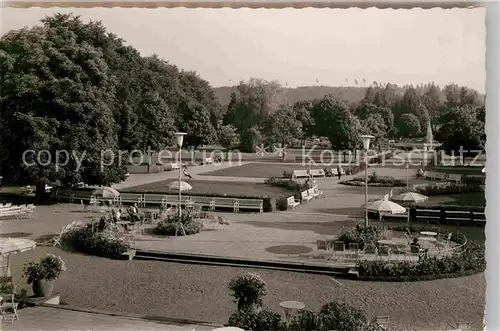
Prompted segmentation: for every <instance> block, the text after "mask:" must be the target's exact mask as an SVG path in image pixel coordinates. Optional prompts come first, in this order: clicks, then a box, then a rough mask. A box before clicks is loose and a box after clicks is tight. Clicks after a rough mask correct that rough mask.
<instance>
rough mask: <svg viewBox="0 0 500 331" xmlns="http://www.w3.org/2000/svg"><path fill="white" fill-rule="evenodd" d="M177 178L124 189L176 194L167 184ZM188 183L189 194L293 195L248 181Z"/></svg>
mask: <svg viewBox="0 0 500 331" xmlns="http://www.w3.org/2000/svg"><path fill="white" fill-rule="evenodd" d="M174 180H175V179H168V180H164V181H160V182H154V183H150V184H145V185H139V186H134V187H130V188H127V189H124V190H123V191H125V192H140V193H146V192H149V193H153V192H154V193H164V194H176V192H177V191H176V190H172V191H169V189H168V188H167V185H168V184H169V183H171V182H172V181H174ZM188 183H189V184H190V185H191V186H192V187H193V189H192V190H190V191H189V194H200V195H202V194H214V195H220V196H223V195H224V194H226V195H228V196H255V197H257V196H264V195H268V196H277V195H282V194H283V195H291V192H290V191H288V190H285V189H283V188H281V187H275V186H271V185H267V184H262V183H246V182H217V181H208V180H190V181H188Z"/></svg>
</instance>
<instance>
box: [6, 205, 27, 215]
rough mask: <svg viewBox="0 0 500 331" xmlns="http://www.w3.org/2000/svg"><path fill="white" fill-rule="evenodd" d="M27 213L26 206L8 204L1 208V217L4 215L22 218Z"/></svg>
mask: <svg viewBox="0 0 500 331" xmlns="http://www.w3.org/2000/svg"><path fill="white" fill-rule="evenodd" d="M24 214H25V208H24V206H12V205H10V206H8V207H3V208H0V218H3V217H14V218H21V217H23V215H24Z"/></svg>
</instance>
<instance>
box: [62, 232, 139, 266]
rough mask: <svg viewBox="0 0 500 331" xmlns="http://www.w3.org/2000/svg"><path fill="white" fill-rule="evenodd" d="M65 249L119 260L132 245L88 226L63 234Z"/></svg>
mask: <svg viewBox="0 0 500 331" xmlns="http://www.w3.org/2000/svg"><path fill="white" fill-rule="evenodd" d="M62 243H63V247H67V248H71V249H73V250H75V251H77V252H80V253H84V254H91V255H96V256H102V257H109V258H117V257H118V256H120V255H121V254H123V253H125V252H127V251H128V249H129V248H130V245H129V244H128V243H127V242H126V241H124V240H122V239H120V238H117V237H115V236H114V235H113V234H112V233H110V232H107V231H102V232H101V231H96V228H95V225H93V224H87V225H85V226H82V227H78V228H74V229H71V230H69V231H68V232H66V233H65V234H63V236H62Z"/></svg>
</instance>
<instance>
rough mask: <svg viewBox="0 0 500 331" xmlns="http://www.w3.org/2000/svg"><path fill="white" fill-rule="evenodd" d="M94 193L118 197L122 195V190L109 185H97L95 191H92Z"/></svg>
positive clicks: (107, 196) (106, 196) (104, 196)
mask: <svg viewBox="0 0 500 331" xmlns="http://www.w3.org/2000/svg"><path fill="white" fill-rule="evenodd" d="M92 194H93V195H97V196H101V197H103V198H116V197H118V196H120V192H118V191H117V190H115V189H114V188H112V187H108V186H101V187H97V188H96V189H95V190H94V191H92Z"/></svg>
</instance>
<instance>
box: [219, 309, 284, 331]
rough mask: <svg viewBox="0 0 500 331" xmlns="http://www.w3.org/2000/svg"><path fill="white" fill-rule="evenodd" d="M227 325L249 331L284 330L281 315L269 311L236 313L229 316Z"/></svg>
mask: <svg viewBox="0 0 500 331" xmlns="http://www.w3.org/2000/svg"><path fill="white" fill-rule="evenodd" d="M227 325H228V326H234V327H238V328H242V329H243V330H249V331H270V330H273V331H278V330H282V329H283V326H282V324H281V316H280V314H277V313H275V312H272V311H268V310H262V311H259V312H249V311H235V312H234V313H232V314H231V316H229V321H228V323H227Z"/></svg>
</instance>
